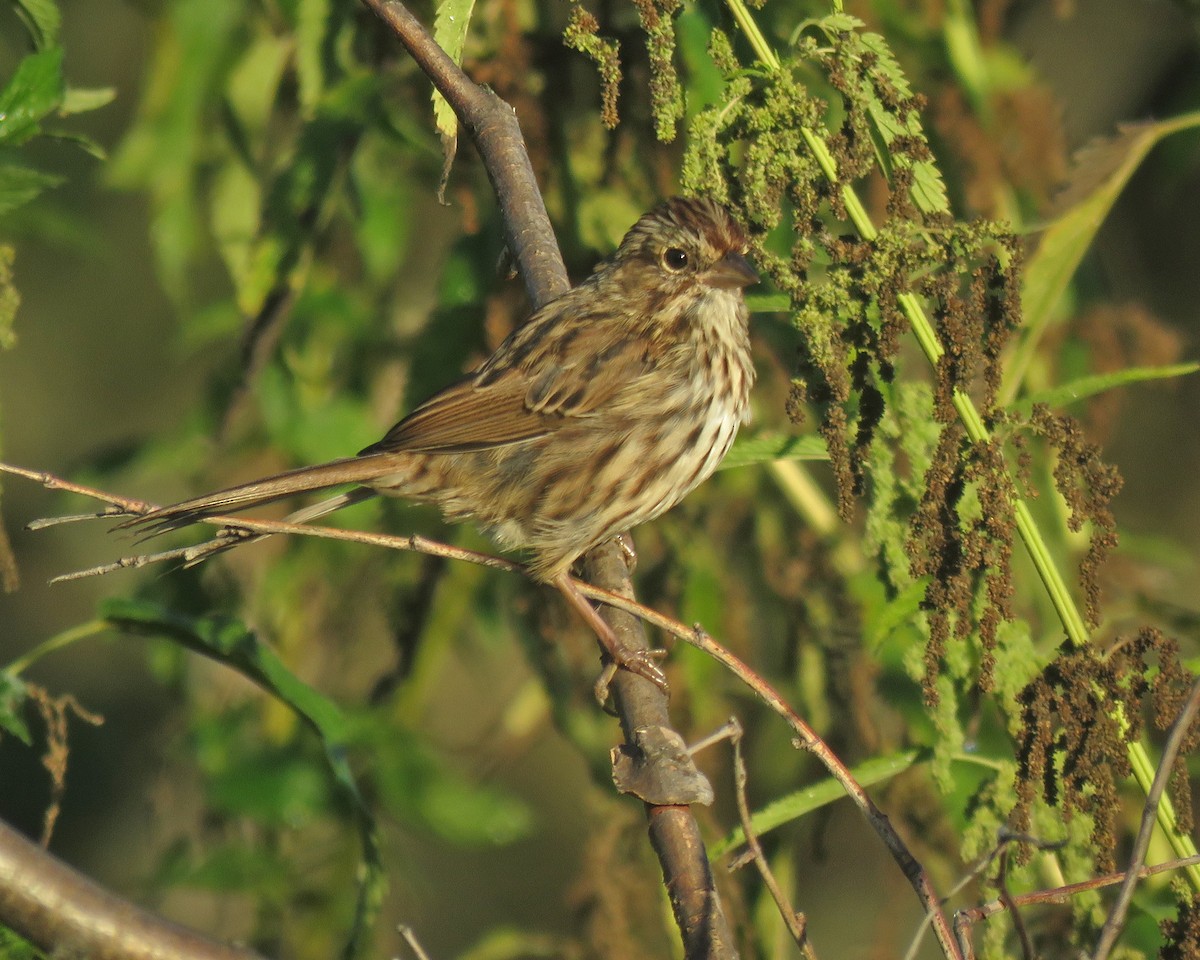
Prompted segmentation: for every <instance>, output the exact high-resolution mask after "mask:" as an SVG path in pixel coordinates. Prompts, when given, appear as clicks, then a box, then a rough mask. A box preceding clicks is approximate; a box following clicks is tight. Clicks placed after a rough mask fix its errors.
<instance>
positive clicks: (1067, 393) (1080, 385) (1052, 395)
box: [1014, 363, 1200, 413]
mask: <svg viewBox="0 0 1200 960" xmlns="http://www.w3.org/2000/svg"><path fill="white" fill-rule="evenodd" d="M1197 370H1200V363H1172V364H1167V365H1165V366H1161V367H1130V368H1128V369H1126V370H1114V371H1113V372H1112V373H1096V374H1091V375H1089V376H1086V377H1079V378H1078V379H1076V380H1072V381H1071V382H1070V383H1064V384H1062V385H1060V386H1057V387H1052V388H1051V389H1049V390H1042V391H1040V392H1038V393H1035V394H1032V395H1031V396H1028V397H1022V398H1021V400H1020V401H1019V402H1018V403H1016V404H1014V406H1015V407H1016V408H1017V409H1018V410H1020V411H1021V412H1023V413H1028V412H1029V411H1030V410H1032V409H1033V405H1034V404H1035V403H1044V404H1047V405H1048V406H1050V407H1055V408H1057V407H1065V406H1066V405H1067V404H1070V403H1076V402H1078V401H1080V400H1085V399H1087V398H1088V397H1093V396H1095V395H1096V394H1098V393H1103V392H1104V391H1105V390H1113V389H1115V388H1116V387H1125V386H1128V385H1129V384H1131V383H1142V382H1144V381H1147V380H1169V379H1171V378H1173V377H1184V376H1187V375H1188V374H1189V373H1195V372H1196V371H1197Z"/></svg>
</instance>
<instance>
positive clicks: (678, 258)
mask: <svg viewBox="0 0 1200 960" xmlns="http://www.w3.org/2000/svg"><path fill="white" fill-rule="evenodd" d="M662 262H663V265H664V266H665V267H666V268H667V269H668V270H671V271H672V272H675V273H678V272H679V271H680V270H682V269H683V268H684V267H686V266H687V265H688V255H687V251H686V250H680V249H679V248H678V247H668V248H667V250H666V251H665V252H664V253H663V255H662Z"/></svg>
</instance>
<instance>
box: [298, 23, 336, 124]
mask: <svg viewBox="0 0 1200 960" xmlns="http://www.w3.org/2000/svg"><path fill="white" fill-rule="evenodd" d="M297 12H298V16H297V19H296V78H297V79H298V80H299V81H300V103H301V104H302V105H303V106H304V108H305V110H306V111H308V112H309V113H311V112H312V111H313V110H315V109H316V106H317V103H318V102H319V101H320V99H321V96H322V94H324V92H325V80H326V77H325V49H326V45H327V42H328V40H327V38H328V34H329V30H330V22H329V20H330V17H329V14H330V6H329V0H300V2H299V6H298V11H297Z"/></svg>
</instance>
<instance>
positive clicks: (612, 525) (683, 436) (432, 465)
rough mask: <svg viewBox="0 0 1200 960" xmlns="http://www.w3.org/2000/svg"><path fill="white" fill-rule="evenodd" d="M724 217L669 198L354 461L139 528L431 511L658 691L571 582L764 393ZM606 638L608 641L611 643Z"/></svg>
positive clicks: (693, 471) (655, 508)
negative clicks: (399, 507)
mask: <svg viewBox="0 0 1200 960" xmlns="http://www.w3.org/2000/svg"><path fill="white" fill-rule="evenodd" d="M746 249H747V241H746V235H745V233H744V231H743V229H742V227H741V226H740V225H739V224H738V223H737V221H736V220H735V219H734V218H733V217H732V216H731V215H730V213H729V212H728V211H727V210H726V209H725V208H724V207H723V206H721V205H720V204H718V203H715V202H713V201H711V200H706V199H688V198H682V197H675V198H672V199H670V200H667V201H666V202H665V203H663V204H661V205H660V206H658V207H656V208H655V209H653V210H651V211H650V212H649V213H647V214H645V215H644V216H642V217H641V219H639V220H638V221H637V223H635V224H634V225H633V227H632V228H631V229H630V230H629V232H628V233H627V234H626V235H625V238H624V239H623V240H622V241H621V245H620V247H619V248H618V249H617V251H616V253H615V254H614V255H613V257H612V258H610V259H609V260H607V261H606V262H604V263H602V264H601V265H600V266H599V267H598V268H597V270H596V272H595V273H593V274H592V275H591V276H590V277H588V278H587V279H586V280H585V281H583V283H581V284H579V285H578V286H577V287H574V288H573V289H572V290H570V291H568V292H567V293H566V294H564V295H563V296H561V297H559V298H558V299H557V300H554V301H553V302H552V303H549V304H547V305H546V306H545V307H543V308H542V309H541V310H539V311H538V312H537V313H535V314H534V315H533V317H532V318H531V319H530V320H529V321H528V322H527V323H526V324H524V325H523V326H521V327H520V328H518V329H517V330H516V331H515V332H513V334H512V335H511V336H509V337H508V339H506V340H505V341H504V342H503V343H502V344H501V345H500V347H499V348H498V349H497V350H496V352H495V353H493V354H492V355H491V357H489V358H488V359H487V360H486V361H485V362H484V363H483V365H482V366H480V367H479V368H478V369H477V370H475V371H474V372H473V373H471V374H469V375H468V376H467V377H466V378H465V379H463V380H461V381H459V382H458V383H456V384H454V385H453V386H450V387H448V388H447V389H445V390H443V391H442V392H441V393H438V394H437V395H436V396H434V397H432V398H431V399H429V400H427V401H426V402H425V403H423V404H421V405H420V406H418V407H417V408H416V409H415V410H413V412H412V413H410V414H409V415H408V416H407V417H405V418H404V419H403V420H401V421H400V422H399V423H398V424H396V425H395V426H394V427H392V429H391V430H390V431H389V432H388V434H387V436H385V437H384V438H383V439H382V440H380V441H379V442H378V443H375V444H372V445H371V446H369V447H367V448H366V449H365V450H363V451H362V452H361V453H359V454H358V456H356V457H348V458H346V459H342V460H334V461H332V462H330V463H325V464H321V465H319V466H314V467H302V468H300V469H298V470H291V471H289V472H287V473H281V474H277V475H275V476H271V477H267V478H265V479H262V480H257V481H254V482H252V483H245V484H241V485H239V486H236V487H230V488H229V489H227V490H221V491H218V492H216V493H211V494H208V495H206V496H202V497H196V498H195V499H192V500H185V501H183V502H182V503H177V504H174V505H173V506H168V507H163V508H161V509H159V510H155V511H154V512H152V513H149V514H147V515H145V516H143V517H140V518H137V519H136V520H134V521H131V523H132V524H135V525H144V526H148V527H151V528H153V529H156V530H158V529H167V528H174V527H180V526H184V525H187V524H190V523H193V522H196V521H200V520H204V519H205V518H207V517H210V516H213V515H219V514H225V513H229V512H233V511H238V510H243V509H246V508H248V507H254V506H257V505H259V504H264V503H269V502H271V501H274V500H278V499H281V498H284V497H290V496H292V495H294V494H298V493H304V492H307V491H314V490H321V489H324V488H327V487H333V486H338V485H344V484H359V485H361V487H360V489H359V490H357V491H353V492H351V493H349V494H343V495H341V496H338V497H334V498H332V499H330V500H326V501H323V502H322V503H320V504H317V505H315V506H314V507H310V508H308V509H306V510H301V511H298V512H297V513H296V514H293V516H292V518H293V519H296V520H309V519H312V518H313V517H316V516H320V515H323V514H325V513H327V512H329V511H331V510H334V509H337V508H338V507H341V506H344V505H346V504H347V503H350V502H354V501H355V500H359V499H363V497H364V496H369V495H371V494H373V493H382V494H387V495H391V496H400V497H406V498H408V499H410V500H415V501H420V502H426V503H434V504H436V505H437V506H438V507H440V508H441V510H442V512H443V514H445V516H446V517H447V518H449V519H451V520H466V519H470V520H473V521H475V522H476V523H477V524H479V525H480V526H481V527H482V528H483V529H485V530H486V531H487V532H488V533H490V534H491V535H492V536H493V537H494V538H495V539H496V540H497V541H498V542H499V543H500V544H501V545H502V546H504V547H519V548H524V549H526V550H527V551H528V552H529V553H530V556H531V560H530V564H529V572H530V574H531V575H532V576H533V577H534V578H535V579H537V580H540V581H544V582H548V583H553V584H554V585H555V586H557V587H558V588H559V589H560V590H561V591H562V592H563V593H564V594H565V595H566V596H567V598H568V599H569V600H570V601H571V603H572V605H573V606H575V608H576V609H577V610H579V612H580V613H581V614H582V615H583V616H584V617H585V618H586V619H587V620H588V621H589V622H590V623H591V624H592V626H593V627H594V628H595V629H596V630H597V632H598V633H601V639H602V640H603V641H604V642H605V646H606V647H608V649H609V653H610V654H611V655H612V656H613V658H614V659H615V660H616V661H617V662H618V663H619V664H621V665H622V666H627V667H629V668H631V669H634V670H635V671H636V672H638V673H641V674H643V675H644V676H649V677H650V678H651V679H653V680H655V682H658V683H660V684H661V683H662V678H661V672H660V671H658V668H657V667H655V666H654V664H653V663H652V662H650V661H648V660H647V659H646V658H645V657H644V656H643V655H640V654H631V653H630V652H628V651H627V650H626V649H625V648H624V647H623V646H622V645H621V644H620V643H619V642H618V641H617V640H616V638H615V636H613V635H612V633H611V631H610V630H609V629H608V627H607V625H606V624H604V621H602V620H600V618H599V617H598V616H597V615H596V613H595V611H594V610H593V609H592V607H591V605H590V604H588V603H587V601H586V600H584V598H583V597H582V595H580V594H579V593H578V591H577V590H576V589H575V587H574V585H573V584H572V583H571V581H570V579H569V577H568V572H569V570H570V568H571V565H572V563H574V562H575V560H576V559H577V558H578V557H579V556H580V555H581V554H582V553H584V552H585V551H587V550H589V549H590V548H591V547H594V546H596V545H597V544H599V543H602V542H603V541H605V540H607V539H609V538H611V537H613V536H615V535H616V534H618V533H620V532H621V531H623V530H626V529H628V528H630V527H633V526H636V525H638V524H640V523H643V522H645V521H647V520H651V519H653V518H654V517H657V516H658V515H659V514H661V513H663V512H664V511H665V510H668V509H669V508H670V507H672V506H674V505H675V504H676V503H678V502H679V501H680V500H681V499H682V498H683V497H684V496H685V495H686V494H687V493H688V492H689V491H691V490H692V489H693V488H694V487H695V486H696V485H697V484H699V483H700V482H701V481H702V480H704V479H705V478H706V477H708V476H709V474H711V473H712V472H713V470H714V469H716V467H717V464H719V463H720V462H721V459H722V458H723V457H724V456H725V454H726V452H727V451H728V450H729V446H730V444H731V443H732V442H733V438H734V435H735V434H736V433H737V429H738V426H739V425H740V424H741V423H742V422H743V421H744V420H745V419H746V417H747V413H748V402H749V394H750V387H751V384H752V383H753V380H754V368H753V366H752V365H751V358H750V342H749V335H748V331H747V312H746V306H745V303H744V302H743V299H742V287H744V286H746V285H747V284H751V283H754V282H755V281H756V280H757V279H758V278H757V276H756V274H755V272H754V270H753V269H752V268H751V267H750V264H749V263H748V262H747V261H746V258H745V254H746ZM604 633H607V636H605V635H604Z"/></svg>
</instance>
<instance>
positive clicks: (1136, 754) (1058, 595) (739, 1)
mask: <svg viewBox="0 0 1200 960" xmlns="http://www.w3.org/2000/svg"><path fill="white" fill-rule="evenodd" d="M726 3H727V5H728V7H729V9H730V11H731V12H732V14H733V17H734V19H735V20H736V21H737V23H738V26H739V27H741V29H742V31H743V33H744V34H745V36H746V39H747V40H748V41H749V43H750V45H751V46H752V47H753V48H754V51H755V53H756V54H757V55H758V58H759V60H760V61H761V62H762V64H763V65H764V66H765V67H766V68H767V69H769V70H771V71H777V70H780V69H782V66H781V64H780V61H779V57H778V56H777V55H776V54H775V52H774V51H773V50H772V49H771V48H770V46H769V45H768V43H767V40H766V37H764V36H763V34H762V31H760V30H759V29H758V24H757V23H755V22H754V19H753V17H751V16H750V11H749V10H747V9H746V6H745V4H744V3H743V0H726ZM801 134H802V136H803V137H804V142H805V143H806V144H807V146H808V148H809V150H811V151H812V154H813V157H814V159H815V160H816V161H817V164H818V166H820V168H821V172H822V173H823V174H824V175H825V177H826V179H828V180H829V182H830V183H832V184H837V183H838V182H839V177H838V170H837V161H836V159H835V158H834V156H833V155H832V154H831V153H830V151H829V148H828V146H827V145H826V143H825V140H824V138H822V137H820V136H818V135H817V134H816V133H815V132H813V131H812V130H809V129H807V128H802V129H801ZM841 192H842V199H843V201H844V203H845V205H846V213H847V216H848V217H849V219H850V222H851V223H853V224H854V227H855V229H856V230H858V232H859V235H860V236H861V237H862V238H863V239H864V240H866V241H868V242H870V241H872V240H874V239H875V238H876V237H877V236H878V235H879V231H878V230H877V229H876V227H875V224H874V223H873V222H872V221H871V218H870V215H869V214H868V213H867V210H866V207H865V206H864V205H863V203H862V201H861V200H860V199H859V197H858V194H857V192H856V191H855V190H854V187H853V186H852V185H851V184H848V183H847V184H842V186H841ZM897 299H898V301H899V303H900V308H901V309H902V310H903V311H904V313H905V315H906V316H907V317H908V320H909V323H910V324H911V325H912V330H913V333H914V335H915V336H916V338H917V342H918V343H919V344H920V347H921V351H922V352H923V353H924V354H925V358H926V360H928V362H929V364H930V365H931V366H933V367H935V368H936V366H937V363H938V361H939V360H940V359H941V357H942V355H943V353H944V352H945V351H944V349H943V348H942V345H941V342H940V341H939V340H938V337H937V331H936V330H935V329H934V327H933V324H932V323H930V321H929V317H928V315H927V314H926V312H925V307H924V304H922V302H921V300H920V298H919V297H917V296H916V294H913V293H902V294H900V296H899V297H898V298H897ZM953 403H954V408H955V410H956V411H957V413H958V416H959V419H960V420H961V421H962V424H963V426H964V427H965V428H966V432H967V436H968V437H969V438H970V439H971V440H972V441H973V442H975V443H986V442H988V441H989V440H990V439H991V434H990V432H989V431H988V429H987V426H986V425H985V424H984V422H983V418H982V417H981V416H980V415H979V411H978V409H976V407H975V404H974V402H973V401H972V400H971V398H970V397H969V396H967V395H966V394H965V393H963V392H962V391H960V390H957V389H956V390H955V391H954V396H953ZM1013 512H1014V514H1015V516H1016V522H1017V533H1018V535H1019V536H1020V538H1021V542H1022V543H1023V544H1024V545H1025V549H1026V550H1027V551H1028V552H1029V556H1030V558H1031V559H1032V560H1033V565H1034V568H1035V569H1036V570H1037V573H1038V576H1039V578H1041V581H1042V584H1043V585H1044V586H1045V588H1046V592H1047V593H1048V594H1049V595H1050V600H1051V602H1052V603H1053V604H1054V609H1055V611H1056V612H1057V613H1058V617H1059V620H1061V621H1062V625H1063V629H1064V631H1065V632H1066V634H1067V637H1068V638H1069V639H1070V641H1071V644H1072V646H1074V647H1077V648H1083V647H1085V646H1087V644H1088V643H1089V640H1090V637H1089V632H1088V628H1087V625H1086V623H1085V622H1084V619H1083V616H1082V615H1081V614H1080V612H1079V608H1078V606H1077V605H1076V604H1075V601H1074V599H1073V598H1072V597H1071V591H1070V590H1069V589H1068V587H1067V583H1066V580H1065V579H1064V578H1063V576H1062V574H1061V573H1060V572H1059V570H1058V567H1057V566H1056V565H1055V563H1054V560H1053V558H1052V557H1051V555H1050V550H1049V548H1048V547H1047V545H1046V541H1045V539H1044V538H1043V537H1042V534H1041V531H1040V530H1039V529H1038V527H1037V524H1036V523H1035V522H1034V519H1033V514H1032V513H1031V512H1030V510H1029V506H1028V505H1027V504H1026V503H1025V501H1024V500H1022V499H1020V498H1019V497H1017V498H1015V499H1014V503H1013ZM1128 751H1129V760H1130V764H1131V766H1132V767H1133V771H1134V779H1136V780H1137V782H1138V785H1139V786H1140V787H1141V788H1142V791H1143V792H1147V791H1148V790H1149V789H1150V783H1151V781H1152V780H1153V778H1154V764H1153V763H1151V762H1150V756H1149V754H1148V752H1147V751H1146V748H1145V747H1144V746H1143V745H1142V744H1141V743H1131V744H1129V745H1128ZM1157 816H1158V822H1159V825H1160V826H1161V827H1162V830H1163V833H1164V834H1166V837H1167V840H1168V842H1169V843H1170V844H1171V847H1172V849H1174V851H1175V853H1176V855H1177V856H1179V857H1180V858H1184V857H1191V856H1195V855H1196V852H1197V851H1196V846H1195V844H1194V843H1193V842H1192V838H1191V837H1190V836H1188V835H1186V834H1184V833H1181V832H1180V830H1179V826H1178V822H1177V820H1176V817H1175V809H1174V807H1173V805H1172V804H1171V802H1170V800H1169V799H1168V798H1167V797H1163V798H1162V801H1161V802H1160V803H1159V805H1158V811H1157ZM1184 872H1185V873H1186V875H1187V878H1188V882H1189V884H1190V885H1191V887H1192V889H1193V890H1194V891H1196V892H1197V893H1200V867H1196V866H1191V867H1186V868H1185V869H1184Z"/></svg>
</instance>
